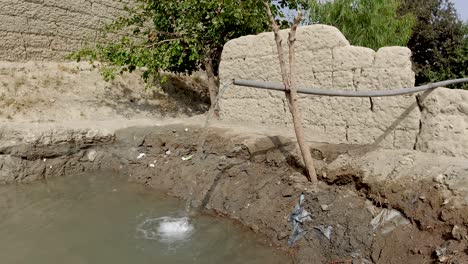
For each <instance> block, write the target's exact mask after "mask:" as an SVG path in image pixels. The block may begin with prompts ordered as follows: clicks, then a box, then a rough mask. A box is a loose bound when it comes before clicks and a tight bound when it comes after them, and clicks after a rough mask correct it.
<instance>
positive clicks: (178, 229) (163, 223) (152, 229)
mask: <svg viewBox="0 0 468 264" xmlns="http://www.w3.org/2000/svg"><path fill="white" fill-rule="evenodd" d="M137 231H138V232H139V233H140V234H142V235H143V238H144V239H148V240H158V241H161V242H165V243H173V242H180V241H185V240H188V239H189V238H190V236H191V235H192V233H193V231H194V227H193V225H192V224H191V223H190V219H189V218H188V217H181V218H173V217H160V218H155V219H146V220H145V221H143V223H141V224H140V225H139V226H138V227H137Z"/></svg>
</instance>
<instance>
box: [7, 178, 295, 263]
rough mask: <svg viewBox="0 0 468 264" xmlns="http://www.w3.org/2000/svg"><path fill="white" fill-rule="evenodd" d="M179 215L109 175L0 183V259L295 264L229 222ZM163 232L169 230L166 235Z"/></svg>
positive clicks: (171, 204) (160, 199) (176, 206)
mask: <svg viewBox="0 0 468 264" xmlns="http://www.w3.org/2000/svg"><path fill="white" fill-rule="evenodd" d="M181 212H184V205H183V203H181V202H180V201H178V200H174V199H169V198H167V197H165V196H161V195H158V194H155V193H154V191H151V190H148V189H146V188H144V187H142V186H139V185H134V184H130V183H127V182H126V181H125V180H124V179H123V178H122V177H120V176H116V175H110V174H108V173H106V174H94V175H83V176H75V177H67V178H59V179H54V180H49V181H48V182H47V183H46V182H37V183H33V184H29V185H17V186H2V187H0V252H1V253H0V262H1V263H4V264H20V263H21V264H22V263H25V264H29V263H35V264H50V263H67V264H85V263H86V264H89V263H109V264H118V263H122V264H124V263H125V264H128V263H252V264H253V263H289V262H290V261H289V258H287V257H286V256H284V255H282V254H280V253H278V252H277V251H275V250H273V249H272V248H270V247H268V246H264V245H263V243H260V240H259V238H257V237H255V236H254V235H253V234H252V233H250V232H247V231H246V230H244V229H243V228H241V227H239V226H237V225H234V224H233V223H231V222H230V221H227V220H222V219H219V218H214V217H210V216H198V217H194V218H192V219H190V220H189V221H185V222H184V221H180V217H181ZM174 219H176V220H174ZM177 219H178V220H177ZM172 220H174V221H175V222H176V223H175V225H174V221H172ZM171 221H172V222H171ZM161 223H164V224H165V225H163V226H161ZM162 227H163V229H164V230H165V231H167V232H169V233H164V234H162V235H161V233H160V232H158V229H160V228H162ZM159 231H161V230H159ZM171 232H175V233H171Z"/></svg>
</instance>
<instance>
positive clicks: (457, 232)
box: [452, 225, 468, 241]
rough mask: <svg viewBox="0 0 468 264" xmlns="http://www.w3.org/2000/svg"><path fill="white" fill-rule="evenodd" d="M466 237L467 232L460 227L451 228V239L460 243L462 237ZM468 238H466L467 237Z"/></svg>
mask: <svg viewBox="0 0 468 264" xmlns="http://www.w3.org/2000/svg"><path fill="white" fill-rule="evenodd" d="M466 235H467V230H466V229H464V228H462V227H459V226H457V225H455V226H454V227H453V228H452V236H453V238H455V239H456V240H458V241H460V240H462V239H463V238H464V236H466ZM467 238H468V237H467Z"/></svg>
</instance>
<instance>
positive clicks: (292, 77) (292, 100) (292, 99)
mask: <svg viewBox="0 0 468 264" xmlns="http://www.w3.org/2000/svg"><path fill="white" fill-rule="evenodd" d="M263 3H264V5H265V10H266V12H267V14H268V17H269V18H270V23H271V27H272V29H273V32H274V33H275V41H276V47H277V49H278V58H279V62H280V68H281V77H282V79H283V84H284V87H285V90H286V92H285V93H286V98H287V99H288V103H289V110H290V112H291V115H292V118H293V124H294V131H295V132H296V139H297V143H298V144H299V148H300V149H301V153H302V158H303V159H304V163H305V166H306V169H307V173H308V175H307V179H308V180H309V181H311V182H313V183H316V182H317V174H316V172H315V166H314V161H313V159H312V155H311V153H310V148H309V147H308V145H307V142H306V141H305V138H304V129H303V127H302V115H301V112H300V111H299V106H298V95H297V91H296V57H295V55H296V53H295V52H296V51H295V46H294V44H295V42H296V30H297V27H298V25H299V23H300V22H301V20H302V13H301V12H299V13H298V15H297V17H296V18H295V19H294V24H293V26H292V28H291V30H290V32H289V38H288V45H289V74H288V69H287V67H286V61H285V58H284V52H283V40H282V38H281V36H280V34H279V26H278V24H277V23H276V21H275V18H274V17H273V14H272V12H271V9H270V4H269V2H268V1H263Z"/></svg>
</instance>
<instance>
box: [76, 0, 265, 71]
mask: <svg viewBox="0 0 468 264" xmlns="http://www.w3.org/2000/svg"><path fill="white" fill-rule="evenodd" d="M135 2H136V3H135V5H134V6H132V7H130V8H127V10H128V12H129V13H128V15H126V16H124V17H120V18H118V19H116V20H115V21H114V22H113V23H111V24H109V25H107V27H106V31H107V32H108V33H110V34H119V35H120V36H121V37H120V38H118V39H117V41H115V42H114V43H110V44H107V45H97V46H95V47H94V48H85V49H82V50H79V51H77V52H75V53H74V54H73V55H72V56H71V57H72V58H74V59H76V60H81V59H88V60H92V61H95V60H98V61H100V62H103V63H105V64H106V65H108V66H110V67H107V68H106V69H105V70H103V75H104V76H105V78H107V79H109V78H112V77H113V76H115V73H119V72H122V71H133V70H135V69H136V68H144V69H145V70H144V74H143V78H145V79H146V80H149V79H150V78H151V77H152V76H157V75H158V73H159V72H161V71H172V72H182V73H190V72H192V71H194V70H197V69H200V68H203V61H204V60H205V59H207V58H208V59H210V60H211V61H212V62H213V63H212V65H214V69H213V70H214V72H215V74H217V72H218V65H219V62H220V57H221V52H222V48H223V46H224V44H225V43H226V42H227V41H229V40H231V39H233V38H237V37H240V36H243V35H248V34H257V33H260V32H263V31H265V30H268V29H269V25H268V19H267V17H266V14H265V12H264V10H263V4H262V2H261V1H259V0H177V1H175V0H135Z"/></svg>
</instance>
